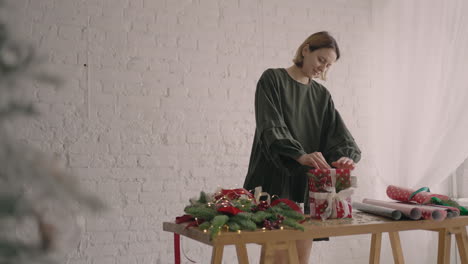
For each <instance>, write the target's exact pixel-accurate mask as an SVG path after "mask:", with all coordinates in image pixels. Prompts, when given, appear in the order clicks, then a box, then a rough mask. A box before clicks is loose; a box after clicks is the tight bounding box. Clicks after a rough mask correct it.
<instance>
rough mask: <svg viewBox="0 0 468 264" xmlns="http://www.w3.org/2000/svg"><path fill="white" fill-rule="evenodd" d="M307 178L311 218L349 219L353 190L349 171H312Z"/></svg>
mask: <svg viewBox="0 0 468 264" xmlns="http://www.w3.org/2000/svg"><path fill="white" fill-rule="evenodd" d="M307 175H308V176H309V203H310V215H311V217H312V218H317V219H322V220H325V219H328V218H351V217H352V206H351V195H352V194H353V189H351V187H352V186H353V185H355V184H353V183H352V178H351V170H350V169H312V170H310V171H309V172H308V173H307Z"/></svg>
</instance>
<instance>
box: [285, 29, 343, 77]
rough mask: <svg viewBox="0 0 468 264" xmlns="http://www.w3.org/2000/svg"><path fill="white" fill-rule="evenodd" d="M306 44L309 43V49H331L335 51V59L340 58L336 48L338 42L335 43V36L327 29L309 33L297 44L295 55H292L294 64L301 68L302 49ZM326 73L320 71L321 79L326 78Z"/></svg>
mask: <svg viewBox="0 0 468 264" xmlns="http://www.w3.org/2000/svg"><path fill="white" fill-rule="evenodd" d="M306 45H309V51H311V52H312V51H314V50H318V49H323V48H329V49H333V50H334V51H335V53H336V60H338V59H339V58H340V49H339V48H338V43H336V40H335V38H333V37H332V36H331V35H330V34H329V33H328V32H327V31H321V32H317V33H314V34H312V35H310V36H309V37H308V38H307V39H306V40H304V42H303V43H302V44H301V46H299V48H298V49H297V51H296V56H294V59H293V62H294V64H295V65H296V66H297V67H299V68H302V65H303V63H304V62H303V60H304V56H302V49H304V47H305V46H306ZM325 74H326V73H325V72H323V73H322V78H321V79H322V80H325V79H326V75H325Z"/></svg>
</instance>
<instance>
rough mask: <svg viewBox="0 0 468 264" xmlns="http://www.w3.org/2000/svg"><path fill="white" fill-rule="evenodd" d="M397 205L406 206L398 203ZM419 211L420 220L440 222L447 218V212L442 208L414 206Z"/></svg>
mask: <svg viewBox="0 0 468 264" xmlns="http://www.w3.org/2000/svg"><path fill="white" fill-rule="evenodd" d="M398 203H399V204H407V203H402V202H398ZM414 206H416V207H417V208H419V209H420V210H421V213H422V218H423V219H426V220H434V221H442V220H444V219H445V218H447V211H446V210H445V209H443V208H438V207H434V206H431V205H422V204H414Z"/></svg>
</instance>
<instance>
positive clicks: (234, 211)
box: [218, 206, 242, 215]
mask: <svg viewBox="0 0 468 264" xmlns="http://www.w3.org/2000/svg"><path fill="white" fill-rule="evenodd" d="M218 212H221V213H228V214H232V215H236V214H238V213H242V210H241V209H239V208H237V207H234V206H226V207H220V208H218Z"/></svg>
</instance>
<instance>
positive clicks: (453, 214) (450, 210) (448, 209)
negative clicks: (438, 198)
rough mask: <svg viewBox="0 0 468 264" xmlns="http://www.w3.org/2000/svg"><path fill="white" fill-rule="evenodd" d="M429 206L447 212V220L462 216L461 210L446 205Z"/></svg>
mask: <svg viewBox="0 0 468 264" xmlns="http://www.w3.org/2000/svg"><path fill="white" fill-rule="evenodd" d="M428 206H431V207H438V208H440V209H442V210H445V211H446V212H447V218H453V217H457V216H460V209H458V208H455V207H451V206H444V205H436V204H429V205H428Z"/></svg>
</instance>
